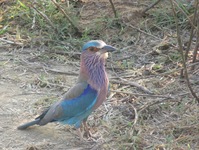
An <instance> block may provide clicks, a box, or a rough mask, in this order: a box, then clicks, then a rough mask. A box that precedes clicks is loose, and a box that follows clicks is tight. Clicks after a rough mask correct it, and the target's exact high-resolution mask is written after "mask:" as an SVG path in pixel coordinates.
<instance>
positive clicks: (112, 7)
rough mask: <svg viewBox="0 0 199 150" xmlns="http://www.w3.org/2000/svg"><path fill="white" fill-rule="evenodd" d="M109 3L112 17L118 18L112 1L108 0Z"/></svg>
mask: <svg viewBox="0 0 199 150" xmlns="http://www.w3.org/2000/svg"><path fill="white" fill-rule="evenodd" d="M109 2H110V3H111V7H112V10H113V13H114V15H115V18H118V16H117V11H116V9H115V6H114V4H113V1H112V0H109Z"/></svg>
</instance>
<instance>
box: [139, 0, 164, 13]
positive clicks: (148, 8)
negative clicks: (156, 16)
mask: <svg viewBox="0 0 199 150" xmlns="http://www.w3.org/2000/svg"><path fill="white" fill-rule="evenodd" d="M160 1H161V0H157V1H156V2H154V3H152V4H151V5H149V6H148V7H147V8H145V9H144V10H143V11H142V14H144V13H146V12H147V11H148V10H150V9H151V8H153V7H154V6H155V5H157V4H158V3H159V2H160Z"/></svg>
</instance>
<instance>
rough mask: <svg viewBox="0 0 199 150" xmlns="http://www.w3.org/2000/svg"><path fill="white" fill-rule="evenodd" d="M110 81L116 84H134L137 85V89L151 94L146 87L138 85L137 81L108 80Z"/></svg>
mask: <svg viewBox="0 0 199 150" xmlns="http://www.w3.org/2000/svg"><path fill="white" fill-rule="evenodd" d="M110 82H111V83H117V84H123V85H130V86H134V87H137V88H138V89H140V90H142V91H144V92H145V93H148V94H153V92H151V91H150V90H148V89H147V88H145V87H143V86H141V85H139V84H138V83H135V82H130V81H117V80H110Z"/></svg>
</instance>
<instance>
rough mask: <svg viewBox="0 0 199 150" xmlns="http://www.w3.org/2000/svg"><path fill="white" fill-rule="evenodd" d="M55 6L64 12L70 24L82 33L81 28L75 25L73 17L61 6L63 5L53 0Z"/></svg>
mask: <svg viewBox="0 0 199 150" xmlns="http://www.w3.org/2000/svg"><path fill="white" fill-rule="evenodd" d="M51 1H52V2H53V3H54V4H55V6H56V7H57V8H58V9H59V10H60V11H61V12H62V13H63V14H64V16H65V17H66V19H67V20H68V21H69V22H70V24H71V25H72V26H73V28H74V29H75V31H76V32H77V33H81V32H80V30H79V28H78V27H77V26H76V25H75V23H74V22H73V21H72V19H71V18H70V17H69V16H68V15H67V14H66V12H65V11H64V10H63V9H62V8H61V6H60V5H59V4H58V3H57V2H56V1H55V0H51Z"/></svg>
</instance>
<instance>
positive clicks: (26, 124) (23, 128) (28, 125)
mask: <svg viewBox="0 0 199 150" xmlns="http://www.w3.org/2000/svg"><path fill="white" fill-rule="evenodd" d="M39 121H40V118H38V119H36V120H34V121H31V122H28V123H25V124H23V125H21V126H18V127H17V129H19V130H25V129H26V128H28V127H30V126H33V125H35V124H38V123H39Z"/></svg>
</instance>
